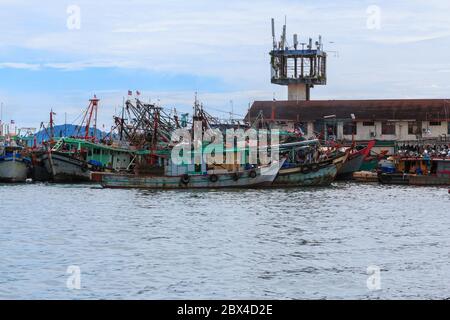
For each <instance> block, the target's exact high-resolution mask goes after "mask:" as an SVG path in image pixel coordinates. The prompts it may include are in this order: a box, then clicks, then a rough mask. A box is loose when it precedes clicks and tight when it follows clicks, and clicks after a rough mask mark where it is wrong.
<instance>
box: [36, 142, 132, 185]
mask: <svg viewBox="0 0 450 320" xmlns="http://www.w3.org/2000/svg"><path fill="white" fill-rule="evenodd" d="M134 157H135V156H134V151H133V150H130V149H122V148H119V147H113V146H108V145H105V144H101V143H96V142H92V141H88V140H85V139H76V138H61V139H60V140H58V142H57V143H56V145H55V146H54V147H53V148H52V149H49V150H48V151H47V152H43V153H42V154H41V156H40V162H41V163H42V165H43V166H44V168H45V169H46V171H47V172H48V173H49V176H50V180H51V181H53V182H89V181H91V173H92V172H102V171H112V172H117V171H127V170H130V168H131V166H132V161H133V159H134Z"/></svg>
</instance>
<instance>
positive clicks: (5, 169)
mask: <svg viewBox="0 0 450 320" xmlns="http://www.w3.org/2000/svg"><path fill="white" fill-rule="evenodd" d="M27 174H28V166H27V164H26V163H25V162H24V161H23V160H21V159H14V158H11V159H5V160H2V161H0V182H12V183H16V182H25V181H26V180H27Z"/></svg>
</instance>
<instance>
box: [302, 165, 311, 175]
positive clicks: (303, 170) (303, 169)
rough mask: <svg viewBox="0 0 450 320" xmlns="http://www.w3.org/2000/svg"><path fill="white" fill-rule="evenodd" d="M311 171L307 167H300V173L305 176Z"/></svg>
mask: <svg viewBox="0 0 450 320" xmlns="http://www.w3.org/2000/svg"><path fill="white" fill-rule="evenodd" d="M310 172H311V169H310V168H309V166H303V167H302V173H304V174H307V173H310Z"/></svg>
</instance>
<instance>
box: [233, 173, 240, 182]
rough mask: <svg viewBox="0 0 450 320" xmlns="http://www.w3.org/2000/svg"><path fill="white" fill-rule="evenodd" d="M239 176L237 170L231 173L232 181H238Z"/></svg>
mask: <svg viewBox="0 0 450 320" xmlns="http://www.w3.org/2000/svg"><path fill="white" fill-rule="evenodd" d="M240 177H241V175H240V174H239V173H237V172H235V173H233V176H232V178H233V181H238V180H239V178H240Z"/></svg>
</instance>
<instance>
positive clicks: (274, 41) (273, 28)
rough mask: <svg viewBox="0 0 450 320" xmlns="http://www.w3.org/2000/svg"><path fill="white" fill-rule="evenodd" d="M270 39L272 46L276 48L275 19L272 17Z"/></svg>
mask: <svg viewBox="0 0 450 320" xmlns="http://www.w3.org/2000/svg"><path fill="white" fill-rule="evenodd" d="M272 39H273V40H272V41H273V48H274V49H276V47H277V41H276V40H275V19H274V18H272Z"/></svg>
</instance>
